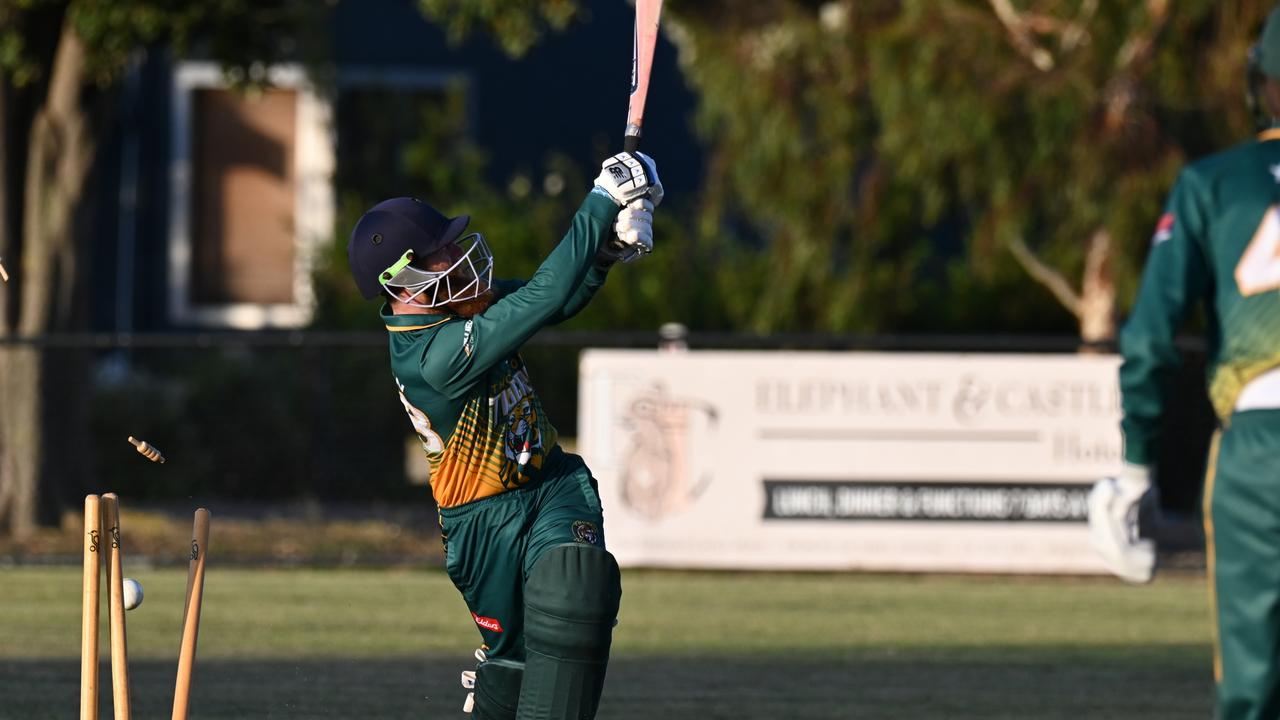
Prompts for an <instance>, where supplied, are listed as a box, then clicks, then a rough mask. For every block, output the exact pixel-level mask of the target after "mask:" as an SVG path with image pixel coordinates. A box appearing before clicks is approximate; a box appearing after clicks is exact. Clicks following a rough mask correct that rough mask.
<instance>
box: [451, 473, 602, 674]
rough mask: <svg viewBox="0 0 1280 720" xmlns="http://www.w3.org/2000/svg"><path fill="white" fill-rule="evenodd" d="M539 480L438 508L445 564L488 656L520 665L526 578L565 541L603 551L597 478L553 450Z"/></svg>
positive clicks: (522, 646)
mask: <svg viewBox="0 0 1280 720" xmlns="http://www.w3.org/2000/svg"><path fill="white" fill-rule="evenodd" d="M546 470H547V472H545V473H543V476H542V479H541V480H540V481H535V482H533V483H531V484H529V485H526V486H524V487H521V488H520V489H518V490H510V491H507V492H504V493H501V494H499V495H494V496H492V497H488V498H483V499H481V500H476V501H475V502H470V503H467V504H466V505H461V506H458V507H455V508H447V509H444V510H441V511H440V526H441V531H442V533H443V535H444V538H445V569H446V571H447V572H448V573H449V578H450V579H451V580H453V584H454V585H455V586H456V587H457V588H458V590H459V592H461V593H462V597H463V599H465V600H466V602H467V607H468V608H470V610H471V615H472V618H473V619H474V620H475V623H476V626H477V627H478V628H479V629H480V635H481V637H482V638H483V642H484V644H485V646H487V648H488V650H487V652H488V655H489V657H490V658H504V659H509V660H515V661H520V662H523V661H524V659H525V651H524V637H523V630H524V627H523V626H524V613H525V604H524V583H525V580H526V579H527V578H528V576H529V571H530V570H531V569H532V568H533V566H534V564H535V563H536V562H537V561H538V559H539V558H541V557H542V555H543V554H544V553H545V552H546V551H548V550H550V549H552V548H555V547H557V546H560V545H565V544H569V543H577V544H586V545H594V546H596V547H599V548H602V549H603V548H604V546H605V544H604V519H603V516H602V513H601V509H600V496H599V494H598V492H597V487H598V486H597V484H596V480H595V478H593V477H591V472H590V471H589V470H588V469H587V467H586V465H585V464H584V463H583V462H582V458H580V457H578V456H577V455H573V454H570V453H566V452H563V451H561V450H560V449H559V448H557V449H556V450H555V451H553V453H552V454H551V456H550V457H548V463H547V467H546Z"/></svg>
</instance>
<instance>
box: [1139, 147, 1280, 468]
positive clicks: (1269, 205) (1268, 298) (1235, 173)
mask: <svg viewBox="0 0 1280 720" xmlns="http://www.w3.org/2000/svg"><path fill="white" fill-rule="evenodd" d="M1277 290H1280V130H1268V131H1266V132H1264V133H1262V134H1261V135H1259V136H1258V139H1257V140H1256V141H1251V142H1248V143H1244V144H1242V145H1238V146H1236V147H1233V148H1231V149H1229V150H1226V151H1224V152H1221V153H1218V154H1216V155H1212V156H1210V157H1207V158H1205V159H1203V160H1200V161H1198V162H1195V163H1193V164H1191V165H1189V166H1187V167H1186V168H1184V169H1183V171H1182V173H1181V174H1180V175H1179V177H1178V181H1177V184H1176V185H1175V186H1174V189H1173V193H1172V195H1171V196H1170V197H1169V201H1168V205H1167V206H1166V208H1165V213H1164V215H1163V216H1161V218H1160V222H1159V223H1158V224H1157V226H1156V232H1155V236H1154V237H1153V238H1152V247H1151V251H1150V253H1149V255H1148V256H1147V264H1146V268H1145V270H1144V271H1143V274H1142V286H1141V288H1140V289H1139V291H1138V300H1137V303H1136V304H1135V305H1134V308H1133V314H1132V315H1131V316H1130V317H1129V320H1128V322H1127V323H1126V324H1125V326H1124V329H1123V330H1122V331H1121V333H1120V351H1121V353H1122V354H1123V356H1124V363H1123V364H1122V365H1121V367H1120V388H1121V391H1122V393H1123V403H1122V404H1123V409H1124V420H1123V422H1122V429H1123V431H1124V438H1125V460H1127V461H1128V462H1132V463H1138V464H1142V465H1147V464H1151V463H1154V462H1155V459H1156V453H1157V448H1158V443H1159V423H1160V415H1161V412H1162V411H1163V409H1164V404H1165V398H1164V393H1165V392H1166V391H1167V389H1168V381H1169V377H1170V375H1171V373H1172V371H1173V369H1174V368H1175V367H1176V366H1177V363H1178V355H1177V351H1176V350H1175V349H1174V345H1173V338H1174V334H1175V332H1176V331H1177V330H1178V329H1179V327H1180V326H1181V325H1182V323H1183V321H1184V320H1185V319H1186V316H1187V314H1188V312H1189V311H1190V310H1191V309H1192V308H1193V307H1194V306H1195V305H1196V304H1197V303H1199V302H1204V303H1205V306H1206V310H1207V312H1206V315H1207V318H1208V341H1209V342H1208V345H1209V358H1208V360H1209V395H1210V398H1211V399H1212V401H1213V406H1214V409H1215V410H1216V411H1217V413H1218V416H1219V417H1221V418H1223V419H1224V420H1225V419H1226V418H1227V417H1229V416H1230V414H1231V412H1232V408H1234V406H1235V402H1236V397H1237V396H1238V395H1239V394H1240V390H1241V389H1242V388H1243V387H1244V385H1245V384H1246V383H1248V382H1249V381H1250V380H1252V379H1253V378H1255V377H1257V376H1258V375H1260V374H1262V373H1264V372H1266V371H1267V370H1270V369H1271V368H1274V367H1276V366H1277V365H1280V292H1277Z"/></svg>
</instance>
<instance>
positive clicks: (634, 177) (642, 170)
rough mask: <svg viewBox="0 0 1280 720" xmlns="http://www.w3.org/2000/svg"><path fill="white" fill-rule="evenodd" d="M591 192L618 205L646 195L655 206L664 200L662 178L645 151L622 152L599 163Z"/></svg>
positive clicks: (620, 205)
mask: <svg viewBox="0 0 1280 720" xmlns="http://www.w3.org/2000/svg"><path fill="white" fill-rule="evenodd" d="M592 192H597V193H600V194H601V195H604V196H606V197H608V198H609V199H610V200H613V201H614V202H615V203H617V204H618V206H619V207H623V206H625V205H629V204H630V203H631V201H633V200H638V199H640V198H643V197H647V198H649V199H650V200H652V201H653V204H654V206H655V207H656V206H657V205H658V204H659V203H661V202H662V196H663V192H662V181H661V180H659V179H658V166H657V165H656V164H655V163H654V162H653V158H651V157H649V156H648V155H645V154H644V153H642V152H635V153H629V152H620V153H618V154H617V155H614V156H613V157H611V158H609V159H607V160H605V161H604V162H603V163H601V164H600V175H598V176H597V177H596V186H595V188H594V189H592Z"/></svg>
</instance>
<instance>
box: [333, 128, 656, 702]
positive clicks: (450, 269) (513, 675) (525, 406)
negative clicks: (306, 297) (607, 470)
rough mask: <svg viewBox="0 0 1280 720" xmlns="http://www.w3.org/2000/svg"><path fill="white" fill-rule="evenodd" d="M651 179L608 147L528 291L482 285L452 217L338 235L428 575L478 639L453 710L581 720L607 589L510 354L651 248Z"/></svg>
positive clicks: (377, 213)
mask: <svg viewBox="0 0 1280 720" xmlns="http://www.w3.org/2000/svg"><path fill="white" fill-rule="evenodd" d="M661 199H662V185H661V183H660V182H659V180H658V175H657V169H656V167H655V165H654V163H653V161H652V160H651V159H649V158H648V157H646V156H644V155H641V154H639V153H634V154H633V153H619V154H618V155H615V156H613V157H611V158H609V159H608V160H606V161H605V162H604V164H603V168H602V170H601V173H600V176H599V177H598V178H596V184H595V187H594V188H593V189H592V191H591V192H590V193H589V194H588V195H587V197H586V199H585V200H584V201H583V203H582V205H581V207H580V208H579V209H578V211H577V214H575V215H574V216H573V220H572V221H571V223H570V226H569V231H568V233H566V234H565V236H564V239H562V240H561V241H560V243H559V244H558V245H557V246H556V247H555V249H554V250H552V251H551V253H550V254H549V255H548V256H547V258H546V260H544V261H543V263H542V265H541V267H539V268H538V270H537V272H535V273H534V274H533V277H532V278H530V279H529V280H528V282H519V281H494V280H493V279H492V277H493V255H492V253H491V252H490V250H489V245H488V243H487V242H486V240H485V238H484V236H482V235H480V234H479V233H470V234H467V235H464V234H463V233H464V230H465V229H466V227H467V224H468V222H469V218H468V217H467V216H459V217H456V218H452V219H450V218H447V217H445V216H444V215H442V214H440V213H439V212H438V211H436V210H435V209H434V208H432V207H431V206H430V205H427V204H425V203H422V202H419V201H417V200H414V199H411V198H396V199H392V200H387V201H384V202H382V203H379V204H378V205H376V206H374V207H373V208H372V209H371V210H369V211H368V212H367V213H365V215H364V216H363V217H361V218H360V221H359V222H357V223H356V226H355V229H354V230H353V231H352V233H351V239H350V242H349V244H348V247H347V256H348V260H349V262H350V264H351V271H352V274H353V276H354V278H355V281H356V284H357V285H358V286H359V288H360V290H361V292H362V293H363V294H364V296H365V297H367V298H373V297H376V296H379V295H381V296H383V297H384V298H385V300H386V304H385V305H383V307H382V320H383V322H384V323H385V324H386V327H387V331H388V335H389V341H390V349H391V371H392V374H393V375H394V380H395V389H396V391H397V392H398V393H399V398H400V402H401V403H403V404H404V408H405V411H406V412H407V413H408V415H409V419H410V421H411V422H412V424H413V428H414V430H415V431H416V432H417V434H418V436H419V437H420V438H421V440H422V446H423V449H424V450H425V451H426V455H427V459H428V462H429V464H430V470H431V492H432V495H433V496H434V497H435V500H436V503H437V505H438V506H439V509H440V527H441V533H442V536H443V538H444V543H445V565H446V570H447V571H448V573H449V577H450V579H452V580H453V583H454V585H455V586H456V587H457V588H458V590H459V591H460V592H461V593H462V596H463V598H464V599H465V600H466V603H467V606H468V607H469V608H470V610H471V616H472V619H473V620H474V622H475V624H476V627H477V628H478V629H479V631H480V635H481V637H482V639H483V643H484V645H483V647H482V648H481V650H479V651H477V659H478V660H479V661H480V662H479V664H478V665H477V666H476V670H475V671H474V672H471V671H468V672H466V673H463V684H464V685H465V686H467V687H470V688H473V692H472V693H471V694H470V695H468V697H467V703H466V709H467V710H469V711H473V712H474V714H475V717H476V718H478V719H484V720H489V719H491V718H494V719H498V718H500V719H510V718H518V719H519V720H532V719H533V718H545V719H547V720H552V719H555V720H558V719H560V718H565V719H570V718H572V719H573V720H578V719H579V718H592V717H595V713H596V708H597V705H598V703H599V700H600V694H601V691H602V689H603V687H604V676H605V668H606V666H607V664H608V661H609V646H610V640H611V637H612V632H613V625H614V623H615V621H616V618H617V613H618V604H619V601H620V599H621V596H622V587H621V581H620V574H619V571H618V565H617V563H616V562H615V561H614V559H613V556H612V555H611V554H609V552H607V551H606V550H605V542H604V529H603V518H602V514H601V508H600V498H599V495H598V494H597V491H596V481H595V479H594V478H592V476H591V473H590V472H589V471H588V470H587V468H586V466H585V465H584V464H583V462H582V459H581V458H580V457H578V456H576V455H572V454H569V453H567V452H565V451H563V450H562V449H561V448H560V446H559V445H557V443H556V430H555V428H554V427H553V426H552V425H551V422H550V420H549V419H548V418H547V416H546V414H545V413H544V412H543V410H542V403H541V401H540V400H539V398H538V394H537V392H536V391H535V390H534V388H533V384H532V382H531V380H530V377H529V374H528V372H527V371H526V369H525V366H524V364H523V363H522V362H521V360H520V356H519V354H518V350H519V348H520V346H521V345H523V344H524V342H525V341H526V340H528V339H529V338H530V337H532V336H533V334H534V333H536V332H537V331H538V330H539V329H540V328H542V327H544V326H546V325H550V324H553V323H556V322H559V321H561V320H564V319H566V318H568V317H570V316H572V315H573V314H575V313H576V312H578V311H579V310H581V309H582V308H583V307H584V306H585V305H586V304H587V302H588V301H589V300H590V299H591V297H592V296H593V295H594V293H595V292H596V290H598V289H599V288H600V286H601V285H603V284H604V281H605V276H606V273H607V272H608V271H609V268H610V266H612V265H613V264H614V262H615V261H617V260H619V259H621V260H629V259H633V258H635V257H639V256H641V255H644V254H646V253H648V252H649V251H650V250H651V249H652V247H653V229H652V222H653V216H652V211H653V208H654V206H656V205H657V204H658V203H659V202H660V201H661Z"/></svg>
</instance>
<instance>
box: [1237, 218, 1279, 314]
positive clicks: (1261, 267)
mask: <svg viewBox="0 0 1280 720" xmlns="http://www.w3.org/2000/svg"><path fill="white" fill-rule="evenodd" d="M1236 287H1237V288H1239V289H1240V295H1242V296H1243V297H1249V296H1250V295H1257V294H1258V293H1263V292H1266V291H1268V290H1275V289H1277V288H1280V206H1277V205H1272V206H1271V207H1269V208H1267V212H1266V214H1265V215H1263V216H1262V222H1261V223H1258V229H1257V230H1255V231H1254V232H1253V239H1252V240H1250V241H1249V247H1247V248H1245V250H1244V254H1243V255H1241V256H1240V262H1239V264H1237V265H1236Z"/></svg>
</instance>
